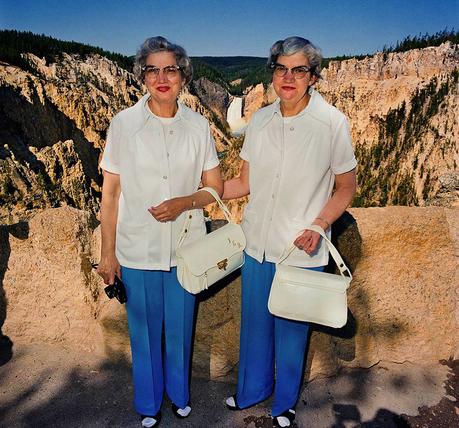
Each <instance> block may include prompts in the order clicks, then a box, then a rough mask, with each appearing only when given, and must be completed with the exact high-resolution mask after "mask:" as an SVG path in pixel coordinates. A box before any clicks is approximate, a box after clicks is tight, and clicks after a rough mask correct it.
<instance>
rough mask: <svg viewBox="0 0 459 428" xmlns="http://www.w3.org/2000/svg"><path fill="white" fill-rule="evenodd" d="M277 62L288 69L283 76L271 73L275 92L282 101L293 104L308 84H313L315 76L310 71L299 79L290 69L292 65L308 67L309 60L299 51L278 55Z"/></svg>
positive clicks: (303, 92)
mask: <svg viewBox="0 0 459 428" xmlns="http://www.w3.org/2000/svg"><path fill="white" fill-rule="evenodd" d="M277 64H281V65H283V66H284V67H287V68H289V69H290V70H289V71H288V72H287V73H286V74H285V76H283V77H279V76H277V75H276V74H275V73H274V74H273V87H274V90H275V91H276V94H277V95H278V97H279V98H280V99H281V101H282V102H284V103H288V104H292V105H295V104H296V103H298V102H299V101H300V100H301V99H302V98H303V96H304V94H305V92H306V91H307V90H308V88H309V86H311V85H313V84H314V83H316V81H317V77H316V76H313V75H312V73H311V72H308V73H306V75H305V76H304V77H302V78H300V79H295V77H294V76H293V74H292V71H291V69H292V68H294V67H301V66H307V67H309V61H308V58H307V57H306V55H304V54H303V53H301V52H297V53H295V54H293V55H288V56H287V55H280V56H279V57H278V58H277Z"/></svg>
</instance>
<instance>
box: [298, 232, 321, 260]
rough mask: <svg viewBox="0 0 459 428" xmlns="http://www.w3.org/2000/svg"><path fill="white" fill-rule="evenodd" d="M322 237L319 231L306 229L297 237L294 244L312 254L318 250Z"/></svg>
mask: <svg viewBox="0 0 459 428" xmlns="http://www.w3.org/2000/svg"><path fill="white" fill-rule="evenodd" d="M321 238H322V237H321V236H320V234H319V233H317V232H314V231H312V230H305V231H304V232H303V233H302V234H301V235H300V236H299V237H298V238H296V239H295V242H294V244H295V245H296V246H297V247H298V248H299V249H300V250H303V251H304V252H306V253H307V254H309V255H310V256H311V255H312V254H313V253H314V252H315V251H316V250H317V247H318V245H319V242H320V239H321Z"/></svg>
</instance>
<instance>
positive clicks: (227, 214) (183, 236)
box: [177, 187, 234, 247]
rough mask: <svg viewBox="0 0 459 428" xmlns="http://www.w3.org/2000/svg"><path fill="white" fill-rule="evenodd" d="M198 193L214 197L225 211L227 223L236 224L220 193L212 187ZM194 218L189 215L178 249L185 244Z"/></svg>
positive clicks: (199, 190) (204, 188)
mask: <svg viewBox="0 0 459 428" xmlns="http://www.w3.org/2000/svg"><path fill="white" fill-rule="evenodd" d="M198 192H207V193H210V194H211V195H212V196H213V198H214V199H215V200H216V201H217V204H218V206H219V207H220V209H221V210H222V211H223V215H224V216H225V218H226V221H227V222H228V223H234V222H233V221H232V218H231V213H230V212H229V210H228V208H227V206H226V205H225V204H224V203H223V202H222V200H221V199H220V196H218V193H217V192H216V191H215V190H214V189H213V188H212V187H203V188H201V189H198ZM192 217H193V215H192V214H191V213H189V214H188V215H187V218H186V220H185V223H184V224H183V228H182V232H181V233H180V236H179V239H178V244H177V247H180V246H181V245H182V244H183V241H184V240H185V238H186V234H187V233H188V229H189V227H190V224H191V219H192Z"/></svg>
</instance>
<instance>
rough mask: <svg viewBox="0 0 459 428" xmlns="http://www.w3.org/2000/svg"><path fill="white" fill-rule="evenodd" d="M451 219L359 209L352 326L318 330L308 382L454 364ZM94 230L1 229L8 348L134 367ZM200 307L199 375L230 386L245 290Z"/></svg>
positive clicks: (72, 217) (351, 260)
mask: <svg viewBox="0 0 459 428" xmlns="http://www.w3.org/2000/svg"><path fill="white" fill-rule="evenodd" d="M458 218H459V216H458V209H457V208H456V209H448V208H443V207H425V208H409V207H386V208H359V209H351V210H350V211H349V213H347V214H346V215H345V216H344V217H343V218H342V220H341V221H340V222H339V223H338V224H336V226H335V229H334V230H335V238H337V246H338V248H339V250H340V252H341V253H342V255H343V257H344V258H345V260H346V262H347V263H348V265H349V266H350V267H351V269H352V271H353V274H354V281H353V283H352V285H351V288H350V291H349V299H348V301H349V310H350V315H349V322H348V324H347V325H346V326H345V327H344V328H343V329H340V330H334V329H327V328H323V327H320V326H315V327H314V331H313V333H312V337H311V344H310V349H309V353H308V360H307V364H306V370H307V376H308V378H309V379H311V378H314V377H317V376H329V375H332V374H334V373H336V372H337V371H338V370H339V368H340V367H344V366H348V367H370V366H372V365H375V364H377V363H378V362H380V361H393V362H400V363H401V362H404V361H410V362H414V363H417V364H430V363H433V362H437V361H438V360H441V359H447V358H450V357H453V356H456V357H457V356H458V349H457V337H458V335H457V333H458V319H459V316H458V315H459V313H458V306H457V291H458V284H459V281H458V269H457V260H458V254H459V245H458V222H459V220H458ZM99 229H100V228H98V227H97V228H96V223H95V221H94V219H93V218H92V217H91V216H90V215H89V214H88V213H86V212H83V211H78V210H76V209H73V208H68V207H63V208H57V209H48V210H45V211H43V212H41V213H39V214H38V215H36V216H35V217H34V218H33V219H32V220H31V221H30V222H29V223H19V224H16V225H11V226H2V227H0V249H1V252H0V332H1V333H3V334H4V335H6V336H8V337H9V338H10V339H11V340H12V341H13V344H20V343H41V342H48V343H55V344H59V345H60V346H65V347H68V348H72V349H75V350H76V351H78V350H79V351H81V352H92V353H94V354H96V355H99V356H100V358H101V359H105V358H108V359H111V360H116V359H118V358H125V357H129V352H130V351H129V339H128V337H127V331H126V316H125V313H124V307H123V306H121V305H119V304H118V302H116V301H109V300H108V299H107V298H106V296H105V294H104V293H103V291H102V287H103V284H102V282H101V280H99V278H98V277H97V275H96V274H95V273H94V272H93V271H92V270H91V261H92V260H96V259H97V258H98V253H99V248H100V230H99ZM199 298H200V305H199V310H198V317H197V328H196V340H195V347H194V361H193V368H194V373H195V374H196V375H198V376H204V377H210V378H212V379H218V378H225V377H227V376H230V377H232V376H234V374H235V370H236V367H237V360H238V347H239V316H240V308H239V306H240V279H239V277H238V276H237V275H234V276H233V277H231V278H228V280H227V281H226V283H225V284H218V285H216V286H214V289H212V290H209V291H208V292H207V294H203V295H201V296H200V297H199ZM13 353H14V345H13Z"/></svg>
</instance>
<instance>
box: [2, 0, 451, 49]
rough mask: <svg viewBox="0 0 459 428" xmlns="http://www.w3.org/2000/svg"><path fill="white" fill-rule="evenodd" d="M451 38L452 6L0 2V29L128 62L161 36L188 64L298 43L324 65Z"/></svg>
mask: <svg viewBox="0 0 459 428" xmlns="http://www.w3.org/2000/svg"><path fill="white" fill-rule="evenodd" d="M445 27H447V28H448V29H449V30H451V29H453V28H454V29H455V30H459V0H429V1H427V0H360V1H358V0H340V1H338V0H320V1H315V2H312V1H302V0H296V1H292V0H274V1H273V0H265V1H256V0H245V1H239V0H233V1H231V0H207V1H204V0H197V1H193V0H168V1H162V0H125V1H122V0H72V1H70V0H0V28H1V29H15V30H21V31H32V32H33V33H39V34H46V35H49V36H52V37H55V38H58V39H61V40H74V41H77V42H82V43H87V44H90V45H94V46H99V47H101V48H103V49H106V50H109V51H113V52H119V53H122V54H125V55H134V54H135V52H136V50H137V49H138V47H139V46H140V44H141V43H142V42H143V41H144V40H145V39H146V38H147V37H151V36H157V35H161V36H164V37H166V38H167V39H169V40H170V41H172V42H175V43H178V44H180V45H182V46H183V47H184V48H185V49H186V50H187V52H188V54H189V55H191V56H235V55H247V56H261V57H266V56H267V55H268V51H269V48H270V46H271V45H272V44H273V43H274V42H275V41H277V40H279V39H285V38H286V37H289V36H293V35H295V36H301V37H305V38H307V39H309V40H310V41H312V42H313V43H314V44H316V45H317V46H319V47H320V48H321V49H322V52H323V55H324V56H325V57H332V56H337V55H357V54H365V53H373V52H376V51H378V50H381V49H382V48H383V46H384V45H391V44H395V43H396V42H397V40H402V39H404V38H405V37H406V36H408V35H412V36H413V35H418V34H419V33H422V34H424V33H429V34H433V33H435V32H437V31H440V30H443V29H445Z"/></svg>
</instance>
